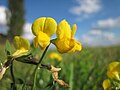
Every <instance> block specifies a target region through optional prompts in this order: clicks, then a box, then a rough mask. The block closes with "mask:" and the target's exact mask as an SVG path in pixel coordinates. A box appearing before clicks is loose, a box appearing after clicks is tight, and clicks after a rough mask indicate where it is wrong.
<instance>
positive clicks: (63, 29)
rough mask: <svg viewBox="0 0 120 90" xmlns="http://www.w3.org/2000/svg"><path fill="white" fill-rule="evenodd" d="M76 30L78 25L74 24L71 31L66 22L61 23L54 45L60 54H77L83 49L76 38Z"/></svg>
mask: <svg viewBox="0 0 120 90" xmlns="http://www.w3.org/2000/svg"><path fill="white" fill-rule="evenodd" d="M76 28H77V26H76V24H73V26H72V30H71V29H70V25H69V24H68V22H67V21H66V20H62V21H61V22H60V23H59V25H58V27H57V31H56V35H57V38H56V39H55V40H53V41H52V43H53V44H55V45H56V47H57V49H58V51H59V52H60V53H66V52H75V51H80V50H81V49H82V45H81V43H80V42H78V41H77V40H75V38H74V35H75V33H76Z"/></svg>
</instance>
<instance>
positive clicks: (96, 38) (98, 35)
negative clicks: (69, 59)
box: [81, 30, 120, 46]
mask: <svg viewBox="0 0 120 90" xmlns="http://www.w3.org/2000/svg"><path fill="white" fill-rule="evenodd" d="M81 42H82V43H83V45H86V46H108V45H116V44H120V37H119V36H117V35H115V33H113V32H103V31H101V30H91V31H89V32H88V33H87V34H84V35H83V36H82V40H81Z"/></svg>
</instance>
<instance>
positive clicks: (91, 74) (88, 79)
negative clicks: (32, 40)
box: [0, 45, 120, 90]
mask: <svg viewBox="0 0 120 90" xmlns="http://www.w3.org/2000/svg"><path fill="white" fill-rule="evenodd" d="M0 47H1V48H0V56H1V57H0V61H1V62H4V60H5V59H6V55H5V51H4V46H2V45H1V46H0ZM52 52H57V51H56V49H55V50H51V49H50V50H48V52H47V53H46V55H45V57H44V59H43V61H42V63H43V64H50V65H54V66H56V67H61V68H62V70H61V71H60V73H59V77H60V79H62V80H64V81H65V82H67V83H68V84H69V88H63V87H61V86H60V85H58V84H55V86H53V87H51V88H50V87H46V86H47V85H48V84H50V83H51V82H52V81H51V80H52V78H51V72H49V71H48V70H46V69H39V71H38V75H37V82H36V84H37V90H40V88H41V90H48V89H49V90H103V87H102V82H103V80H104V79H106V78H107V76H106V69H107V66H108V64H109V63H111V62H113V61H120V57H119V55H120V46H114V47H107V48H104V47H103V48H83V50H82V51H81V52H76V53H69V54H68V53H66V54H62V55H61V56H62V57H63V59H62V61H57V60H51V59H50V58H49V55H50V53H52ZM32 53H33V55H35V57H36V58H38V59H39V58H40V56H41V55H42V51H41V50H38V49H35V50H33V51H32ZM34 68H35V66H34V65H29V64H23V63H21V62H18V61H14V73H15V78H16V80H17V79H19V80H18V81H19V82H24V83H26V86H25V88H26V89H25V90H30V88H31V86H30V85H31V84H32V80H33V72H34V71H33V70H34ZM11 82H12V81H11V77H10V70H9V69H8V70H7V72H6V73H5V75H4V77H3V79H2V80H1V81H0V89H1V90H10V83H11ZM23 85H24V84H17V87H18V90H21V89H22V87H23Z"/></svg>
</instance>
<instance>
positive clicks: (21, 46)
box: [12, 36, 30, 56]
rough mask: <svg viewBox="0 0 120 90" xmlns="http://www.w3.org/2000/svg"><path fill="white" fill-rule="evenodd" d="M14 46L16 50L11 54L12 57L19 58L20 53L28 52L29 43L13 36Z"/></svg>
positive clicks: (22, 38)
mask: <svg viewBox="0 0 120 90" xmlns="http://www.w3.org/2000/svg"><path fill="white" fill-rule="evenodd" d="M14 44H15V47H16V49H17V50H16V51H15V52H14V53H13V54H12V56H19V55H20V54H22V53H25V52H28V50H29V49H30V43H29V42H28V40H27V39H25V38H24V37H22V36H15V37H14Z"/></svg>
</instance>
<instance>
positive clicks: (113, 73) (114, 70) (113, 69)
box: [107, 62, 120, 80]
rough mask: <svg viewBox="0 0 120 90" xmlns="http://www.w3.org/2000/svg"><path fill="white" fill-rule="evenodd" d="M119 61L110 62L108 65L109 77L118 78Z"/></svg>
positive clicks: (119, 71) (119, 70)
mask: <svg viewBox="0 0 120 90" xmlns="http://www.w3.org/2000/svg"><path fill="white" fill-rule="evenodd" d="M119 74H120V62H112V63H110V64H109V66H108V70H107V76H108V77H109V78H111V79H117V80H120V77H119Z"/></svg>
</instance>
